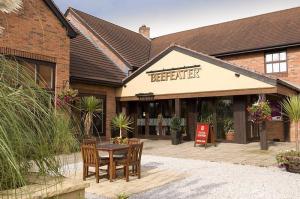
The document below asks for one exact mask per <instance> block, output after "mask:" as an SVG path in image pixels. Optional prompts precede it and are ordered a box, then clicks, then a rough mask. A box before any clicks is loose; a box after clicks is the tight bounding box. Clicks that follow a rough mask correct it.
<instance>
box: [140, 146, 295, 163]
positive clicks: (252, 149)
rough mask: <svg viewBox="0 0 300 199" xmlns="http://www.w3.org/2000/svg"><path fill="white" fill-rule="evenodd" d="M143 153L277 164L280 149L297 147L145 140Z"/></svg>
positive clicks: (232, 161)
mask: <svg viewBox="0 0 300 199" xmlns="http://www.w3.org/2000/svg"><path fill="white" fill-rule="evenodd" d="M144 142H145V147H144V152H143V154H147V155H156V156H166V157H173V158H186V159H196V160H207V161H212V162H229V163H234V164H245V165H255V166H276V159H275V156H276V154H277V153H278V152H280V151H285V150H288V149H293V148H295V146H294V144H293V143H288V142H274V143H270V144H269V150H268V151H262V150H260V146H259V143H258V142H254V143H249V144H234V143H219V144H218V145H217V147H214V146H210V147H208V148H206V149H205V148H204V147H201V146H197V147H194V143H193V142H185V143H183V144H180V145H176V146H174V145H171V143H170V141H169V140H155V141H154V140H144Z"/></svg>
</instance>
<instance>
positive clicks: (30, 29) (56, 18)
mask: <svg viewBox="0 0 300 199" xmlns="http://www.w3.org/2000/svg"><path fill="white" fill-rule="evenodd" d="M0 25H1V26H2V27H4V28H5V29H4V31H3V34H0V54H3V55H6V56H8V57H14V58H15V59H17V60H18V61H20V62H21V63H22V64H23V65H25V66H27V67H28V68H29V69H30V70H31V71H32V72H33V73H34V74H35V80H36V82H37V83H38V84H39V85H40V86H42V87H44V88H45V89H47V90H49V91H51V92H54V93H57V92H59V91H60V90H62V89H64V88H68V86H69V71H70V39H71V38H74V37H76V35H77V33H76V32H75V30H74V29H73V28H72V26H71V25H70V24H69V22H68V21H67V20H66V19H65V17H64V15H63V14H62V13H61V12H60V10H59V9H58V8H57V7H56V5H55V4H54V3H53V1H52V0H23V7H22V9H21V10H20V11H19V12H17V13H11V14H5V13H0ZM40 78H43V80H44V81H42V80H41V79H40Z"/></svg>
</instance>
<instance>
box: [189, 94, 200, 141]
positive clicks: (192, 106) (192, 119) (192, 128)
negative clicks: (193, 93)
mask: <svg viewBox="0 0 300 199" xmlns="http://www.w3.org/2000/svg"><path fill="white" fill-rule="evenodd" d="M187 106H188V118H187V133H188V138H189V139H190V140H195V133H196V126H197V117H198V113H197V103H196V99H188V105H187Z"/></svg>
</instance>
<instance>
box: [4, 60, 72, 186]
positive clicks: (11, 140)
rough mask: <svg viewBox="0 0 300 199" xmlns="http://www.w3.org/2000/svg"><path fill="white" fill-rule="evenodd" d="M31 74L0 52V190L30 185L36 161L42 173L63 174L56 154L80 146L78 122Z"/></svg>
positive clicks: (39, 171)
mask: <svg viewBox="0 0 300 199" xmlns="http://www.w3.org/2000/svg"><path fill="white" fill-rule="evenodd" d="M32 77H33V75H32V74H30V72H29V71H27V70H26V69H25V67H23V66H21V65H20V64H18V63H17V62H15V61H11V60H7V59H5V58H4V57H3V56H2V57H1V56H0V191H1V190H7V189H16V188H18V187H20V186H24V185H27V184H28V181H27V177H28V176H29V175H31V174H30V169H31V168H32V166H33V165H34V166H35V167H37V168H38V175H39V176H47V175H51V176H60V175H61V174H60V172H59V171H60V169H59V168H60V167H61V166H62V165H61V163H60V160H59V159H58V158H57V157H56V155H57V154H60V153H68V152H71V151H72V150H74V149H76V147H77V141H76V139H75V137H74V133H73V131H74V126H76V125H72V123H71V122H72V121H71V119H70V117H69V115H68V114H66V112H65V111H62V112H57V111H56V110H55V108H54V106H53V102H52V101H53V96H52V94H51V93H49V92H47V91H46V90H44V89H42V88H39V87H38V86H37V85H36V84H35V82H34V79H33V78H32ZM75 130H76V129H75Z"/></svg>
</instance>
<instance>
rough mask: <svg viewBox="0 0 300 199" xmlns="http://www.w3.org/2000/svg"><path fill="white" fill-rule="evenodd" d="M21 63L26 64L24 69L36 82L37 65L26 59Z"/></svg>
mask: <svg viewBox="0 0 300 199" xmlns="http://www.w3.org/2000/svg"><path fill="white" fill-rule="evenodd" d="M20 64H21V65H22V66H24V70H25V71H26V73H28V74H29V75H30V77H32V79H33V81H35V82H36V69H35V67H36V65H35V64H32V63H28V62H24V61H22V62H20Z"/></svg>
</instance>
